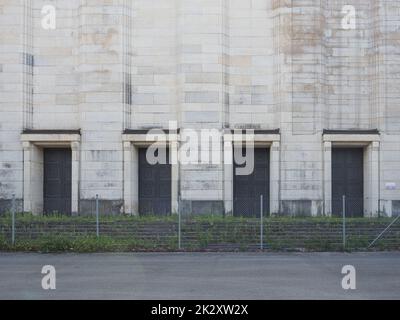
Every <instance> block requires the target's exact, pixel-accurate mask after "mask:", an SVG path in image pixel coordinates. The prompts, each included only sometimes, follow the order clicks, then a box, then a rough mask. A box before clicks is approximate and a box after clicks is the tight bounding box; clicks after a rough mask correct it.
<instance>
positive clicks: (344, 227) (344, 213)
mask: <svg viewBox="0 0 400 320" xmlns="http://www.w3.org/2000/svg"><path fill="white" fill-rule="evenodd" d="M342 213H343V224H342V234H343V250H345V249H346V196H345V195H343V209H342Z"/></svg>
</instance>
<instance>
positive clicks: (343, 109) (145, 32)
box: [0, 0, 400, 216]
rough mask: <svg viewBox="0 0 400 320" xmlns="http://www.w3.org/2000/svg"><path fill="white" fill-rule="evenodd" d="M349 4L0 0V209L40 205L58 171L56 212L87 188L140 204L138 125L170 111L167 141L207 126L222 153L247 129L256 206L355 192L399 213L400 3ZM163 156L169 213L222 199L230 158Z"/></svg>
mask: <svg viewBox="0 0 400 320" xmlns="http://www.w3.org/2000/svg"><path fill="white" fill-rule="evenodd" d="M348 2H349V1H345V0H329V1H328V0H69V1H63V0H0V26H1V28H0V211H5V210H6V209H8V208H9V207H10V205H11V199H12V196H13V194H14V195H15V197H16V201H17V204H18V206H19V209H20V210H24V211H28V212H33V213H35V214H40V213H42V212H44V207H45V206H46V201H47V200H48V199H49V198H51V192H55V191H54V190H56V189H57V188H59V187H60V186H59V185H57V183H56V182H54V181H53V180H54V176H57V177H56V178H57V179H59V180H60V181H61V182H62V181H64V182H65V181H67V182H68V183H67V184H66V185H67V187H68V188H69V190H67V191H65V190H64V192H65V194H64V195H63V197H64V198H65V199H64V200H65V201H66V202H65V203H66V204H67V207H66V208H68V209H66V211H70V212H72V213H73V214H79V213H80V214H84V213H87V212H91V211H92V210H93V203H94V200H93V199H94V197H95V196H96V194H98V195H99V197H100V199H101V200H100V202H101V208H102V211H103V212H104V213H112V214H119V213H127V214H138V213H139V211H140V201H141V193H140V192H141V190H140V183H141V182H140V181H141V180H140V179H141V178H140V177H141V174H140V172H144V171H141V166H142V165H143V164H142V163H141V162H140V149H141V148H144V147H146V145H148V144H149V141H148V140H147V139H146V138H147V137H146V132H147V131H148V130H150V129H153V128H162V129H168V126H169V123H170V121H175V122H176V123H177V127H178V130H177V131H176V132H169V135H168V143H169V144H170V146H179V145H180V144H181V143H182V141H181V135H180V132H182V130H184V129H187V128H190V129H194V130H201V129H217V130H218V131H219V132H221V139H220V141H218V142H217V143H216V145H217V147H219V148H220V150H221V151H223V150H224V151H226V150H228V152H229V150H233V148H234V147H235V141H234V139H232V136H231V135H230V133H231V132H232V130H234V129H252V130H254V137H255V145H256V146H257V148H261V149H262V148H264V149H266V150H267V152H268V153H266V154H267V155H266V156H265V158H262V157H263V155H261V153H260V157H261V158H262V159H265V164H266V165H265V167H267V168H268V173H267V174H264V175H262V179H261V180H262V182H263V183H264V186H266V188H265V189H263V190H264V191H265V192H267V193H268V194H265V196H266V198H265V199H267V201H268V205H267V206H265V207H267V208H268V213H272V214H282V215H283V214H285V215H314V216H317V215H328V216H329V215H332V214H335V212H333V211H334V210H335V209H334V207H335V206H338V203H336V204H335V201H336V202H337V201H339V200H338V199H337V196H338V194H339V195H340V194H341V192H342V193H343V194H345V193H346V192H347V193H348V194H347V196H348V198H349V199H351V198H352V192H353V191H354V192H356V193H357V192H358V194H357V196H358V197H361V198H360V199H361V200H360V199H358V204H353V205H354V206H353V205H351V208H350V209H352V210H353V207H354V208H356V209H354V210H355V211H356V210H361V211H362V212H361V214H362V215H364V216H376V215H378V214H381V215H387V216H394V215H397V214H399V213H400V77H399V74H400V2H399V1H397V0H352V1H350V2H351V5H352V6H353V8H354V10H355V12H354V13H355V16H354V17H353V16H351V10H350V11H346V10H344V6H345V5H348V4H349V3H348ZM46 6H47V7H46ZM48 6H53V7H54V8H55V14H56V16H55V23H56V25H55V26H54V28H53V27H51V26H50V27H49V28H46V19H47V20H48V19H50V20H49V21H51V19H52V18H51V14H52V11H51V10H50V9H48V8H49V7H48ZM44 7H45V8H44ZM349 14H350V16H351V17H350V18H351V19H353V18H355V20H354V19H353V21H354V22H355V27H354V28H352V27H351V26H350V28H348V27H347V26H348V25H346V21H347V22H348V21H349V20H346V19H350V18H349ZM49 15H50V16H49ZM49 17H50V18H49ZM47 22H48V21H47ZM52 150H53V151H54V150H69V155H67V156H66V157H64V158H62V156H60V154H57V153H56V152H52ZM357 150H358V151H359V153H357ZM347 151H349V152H347ZM350 151H351V152H353V153H351V152H350ZM352 154H354V155H352ZM360 155H361V156H360ZM357 157H358V158H357ZM360 157H361V158H360ZM60 159H61V160H60ZM346 159H347V160H346ZM357 159H358V160H357ZM360 159H361V160H360ZM262 161H264V160H262ZM262 161H261V162H262ZM357 161H358V162H357ZM57 166H58V167H57ZM352 166H354V170H352V168H353V167H352ZM60 168H61V169H60ZM260 168H261V169H260V170H261V171H262V170H263V169H262V163H261V167H260ZM346 168H347V169H346ZM349 168H350V169H349ZM357 168H358V169H357ZM60 170H61V171H60ZM143 170H145V169H143ZM149 170H150V169H149ZM166 170H167V171H166V172H167V173H166V179H167V181H168V183H169V184H170V187H169V190H168V191H167V192H166V198H167V199H169V200H168V201H170V207H169V210H167V211H170V212H172V213H173V212H177V211H178V210H182V212H192V213H210V212H213V213H226V214H232V213H234V212H235V199H236V197H238V196H239V197H240V193H237V190H239V189H240V183H241V182H240V181H238V180H236V178H235V175H234V174H233V165H229V164H227V163H225V164H223V163H222V164H219V165H218V164H212V165H210V164H206V165H204V164H199V165H180V164H177V165H172V166H171V167H170V168H169V169H168V168H167V169H166ZM168 170H169V171H168ZM335 170H337V171H335ZM261 171H260V172H261ZM60 172H61V173H60ZM157 172H158V174H159V175H163V172H164V171H163V170H159V171H157ZM355 172H361V174H359V176H358V177H356V173H355ZM353 173H354V177H352V175H353ZM157 177H158V176H157ZM52 179H53V180H52ZM144 179H145V178H144ZM160 179H161V178H160ZM257 179H258V178H257V177H255V178H254V180H252V181H258V180H257ZM340 179H341V180H340ZM346 179H347V180H346ZM352 179H353V180H352ZM156 180H157V179H155V181H156ZM339 180H340V181H339ZM335 181H336V182H335ZM153 182H154V181H153ZM46 183H47V186H46V185H45V184H46ZM52 183H53V185H52ZM243 183H245V182H243ZM247 183H249V181H248V182H247ZM335 183H336V185H335ZM235 184H237V187H236V189H235ZM353 184H354V186H353ZM155 185H158V183H155ZM251 185H252V182H251V181H250V183H249V186H251ZM346 185H347V187H349V186H350V187H349V190H347V191H345V190H341V189H340V188H345V186H346ZM64 186H65V185H64ZM353 187H354V188H353ZM46 188H47V189H46ZM238 188H239V189H238ZM352 188H353V189H352ZM159 189H160V190H158V191H157V192H158V193H157V194H162V192H163V190H161V189H162V188H159ZM333 189H335V190H333ZM57 190H58V189H57ZM235 190H236V191H235ZM153 191H154V190H153ZM153 191H151V192H153ZM264 191H263V192H264ZM60 192H61V191H60ZM154 192H155V191H154ZM46 193H47V195H46ZM61 193H62V192H61ZM256 193H257V192H256V191H254V194H253V196H254V197H253V198H252V199H250V200H249V199H247V200H246V201H250V202H254V201H256V200H257V198H256V196H258V194H256ZM157 194H153V196H154V197H157ZM360 195H361V196H360ZM163 196H165V194H164V195H163ZM250 196H251V195H250ZM335 197H336V199H335ZM250 198H251V197H250ZM46 199H47V200H46ZM153 200H154V199H153ZM153 200H152V201H153ZM49 201H50V200H49ZM244 203H245V202H244ZM47 205H50V204H47ZM50 207H51V205H50ZM337 213H338V212H336V214H337Z"/></svg>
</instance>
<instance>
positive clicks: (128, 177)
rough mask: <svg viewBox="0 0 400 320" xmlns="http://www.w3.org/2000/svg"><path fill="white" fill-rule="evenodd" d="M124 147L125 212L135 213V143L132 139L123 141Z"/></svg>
mask: <svg viewBox="0 0 400 320" xmlns="http://www.w3.org/2000/svg"><path fill="white" fill-rule="evenodd" d="M123 147H124V213H126V214H133V207H132V158H133V145H132V143H131V142H130V141H125V142H124V143H123Z"/></svg>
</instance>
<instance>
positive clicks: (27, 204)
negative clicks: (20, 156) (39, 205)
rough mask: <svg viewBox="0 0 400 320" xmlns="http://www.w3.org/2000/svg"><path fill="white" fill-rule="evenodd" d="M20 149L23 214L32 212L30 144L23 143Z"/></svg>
mask: <svg viewBox="0 0 400 320" xmlns="http://www.w3.org/2000/svg"><path fill="white" fill-rule="evenodd" d="M22 148H23V150H24V151H23V152H24V182H23V184H24V189H23V198H24V205H23V211H24V212H31V211H32V203H31V150H32V146H31V143H30V142H23V143H22Z"/></svg>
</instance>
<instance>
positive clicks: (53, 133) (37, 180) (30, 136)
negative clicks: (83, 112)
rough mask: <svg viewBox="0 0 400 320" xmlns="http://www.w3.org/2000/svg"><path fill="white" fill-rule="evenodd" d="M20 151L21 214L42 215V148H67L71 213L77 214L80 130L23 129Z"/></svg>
mask: <svg viewBox="0 0 400 320" xmlns="http://www.w3.org/2000/svg"><path fill="white" fill-rule="evenodd" d="M21 142H22V148H23V211H24V212H32V214H34V215H41V214H43V169H44V168H43V149H44V148H70V149H71V152H72V163H71V187H72V190H71V214H72V215H76V214H78V211H79V181H80V175H79V172H80V142H81V133H80V130H24V131H23V132H22V134H21Z"/></svg>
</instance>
